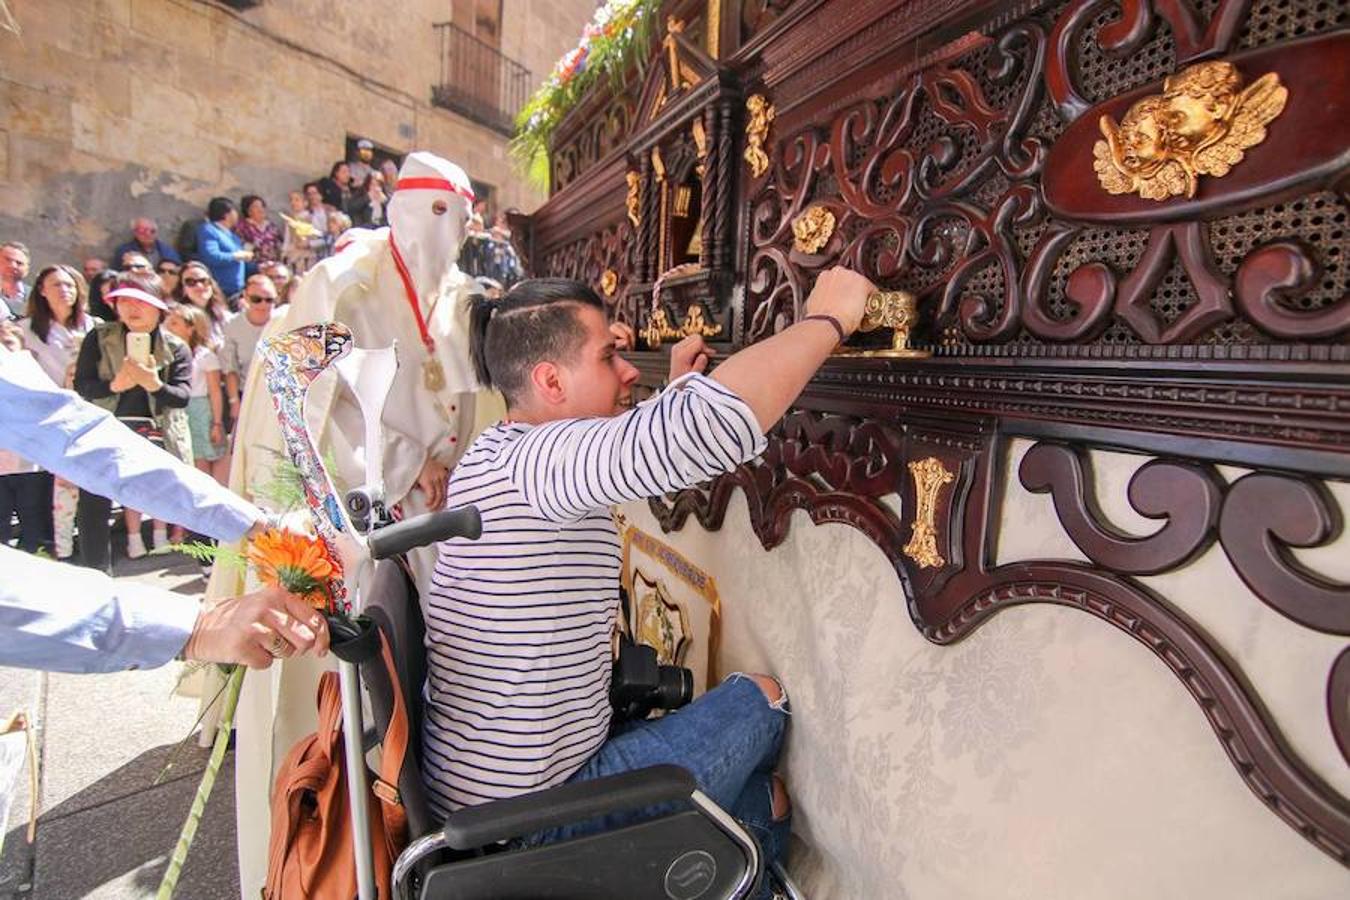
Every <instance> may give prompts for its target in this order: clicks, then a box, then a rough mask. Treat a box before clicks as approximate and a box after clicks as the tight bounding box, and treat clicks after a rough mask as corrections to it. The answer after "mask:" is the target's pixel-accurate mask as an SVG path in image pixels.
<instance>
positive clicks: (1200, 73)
mask: <svg viewBox="0 0 1350 900" xmlns="http://www.w3.org/2000/svg"><path fill="white" fill-rule="evenodd" d="M1241 87H1242V76H1241V75H1239V74H1238V71H1237V69H1236V68H1235V67H1234V66H1233V64H1232V63H1226V62H1211V63H1201V64H1199V65H1196V66H1192V67H1191V68H1189V69H1186V70H1184V71H1182V72H1180V73H1178V74H1176V75H1173V76H1172V77H1170V78H1168V79H1167V80H1166V81H1165V82H1164V83H1163V98H1164V99H1165V100H1166V101H1167V110H1168V119H1167V124H1168V127H1169V128H1170V129H1171V130H1172V132H1173V134H1175V135H1176V136H1177V137H1178V138H1179V139H1180V140H1179V143H1180V144H1181V145H1183V146H1186V147H1195V146H1198V145H1199V144H1201V143H1202V142H1203V141H1205V140H1207V139H1209V138H1212V137H1214V136H1215V135H1216V134H1217V133H1219V132H1220V131H1222V130H1223V129H1224V128H1226V127H1227V124H1228V121H1229V120H1230V119H1231V118H1232V115H1233V108H1234V106H1235V104H1236V103H1237V100H1238V94H1239V88H1241Z"/></svg>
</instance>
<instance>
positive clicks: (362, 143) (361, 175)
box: [347, 138, 375, 193]
mask: <svg viewBox="0 0 1350 900" xmlns="http://www.w3.org/2000/svg"><path fill="white" fill-rule="evenodd" d="M374 160H375V145H374V144H372V143H371V142H370V141H369V140H367V139H366V138H361V140H359V141H357V142H356V159H349V160H347V170H348V171H350V172H351V174H352V190H354V191H361V192H363V193H364V192H365V190H366V182H367V181H369V180H370V173H371V172H372V171H374V168H373V166H372V163H373V162H374Z"/></svg>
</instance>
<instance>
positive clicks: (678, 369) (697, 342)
mask: <svg viewBox="0 0 1350 900" xmlns="http://www.w3.org/2000/svg"><path fill="white" fill-rule="evenodd" d="M712 355H713V351H712V348H710V347H709V346H708V345H707V344H705V343H703V336H702V335H699V334H691V335H689V336H688V337H686V338H685V339H683V340H682V341H680V342H679V343H678V344H676V345H675V346H673V347H671V348H670V380H671V381H674V380H675V379H676V378H679V377H680V376H682V375H688V374H689V373H690V372H700V373H702V372H704V371H706V370H707V368H708V360H709V359H711V358H712Z"/></svg>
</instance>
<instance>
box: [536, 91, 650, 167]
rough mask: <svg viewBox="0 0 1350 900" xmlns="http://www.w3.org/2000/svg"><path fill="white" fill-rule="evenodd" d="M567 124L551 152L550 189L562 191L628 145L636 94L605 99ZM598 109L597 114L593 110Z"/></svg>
mask: <svg viewBox="0 0 1350 900" xmlns="http://www.w3.org/2000/svg"><path fill="white" fill-rule="evenodd" d="M603 100H604V102H603V104H599V103H596V104H589V105H587V106H586V107H583V108H582V109H580V110H578V111H577V112H576V113H575V114H574V115H572V116H569V117H568V118H567V119H566V120H564V121H563V122H562V123H561V124H560V125H559V128H558V137H557V138H556V140H555V143H554V146H553V148H552V149H551V150H550V151H549V186H550V188H551V190H553V191H555V192H556V191H561V190H563V189H565V188H567V187H568V186H569V185H571V184H572V183H573V182H575V181H576V180H577V179H579V178H581V176H583V175H585V174H586V173H587V172H589V171H591V170H592V169H593V168H595V167H596V166H597V165H598V164H599V163H600V162H601V161H603V160H604V159H606V158H608V157H609V156H610V155H611V154H613V153H614V152H616V151H618V150H620V149H622V148H623V147H625V146H626V145H627V143H628V138H629V136H630V135H631V134H632V132H633V125H634V113H635V110H636V106H637V97H636V96H635V93H634V92H633V91H625V92H621V93H620V94H619V95H618V96H616V97H605V98H603ZM594 106H598V107H599V108H598V110H595V109H593V108H592V107H594Z"/></svg>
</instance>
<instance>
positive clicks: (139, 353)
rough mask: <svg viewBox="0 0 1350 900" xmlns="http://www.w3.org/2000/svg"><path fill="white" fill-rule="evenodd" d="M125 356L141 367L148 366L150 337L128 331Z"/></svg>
mask: <svg viewBox="0 0 1350 900" xmlns="http://www.w3.org/2000/svg"><path fill="white" fill-rule="evenodd" d="M127 356H129V357H130V358H132V359H134V360H136V362H138V363H140V364H141V365H143V366H148V365H150V335H148V334H144V333H142V332H139V331H128V332H127Z"/></svg>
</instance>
